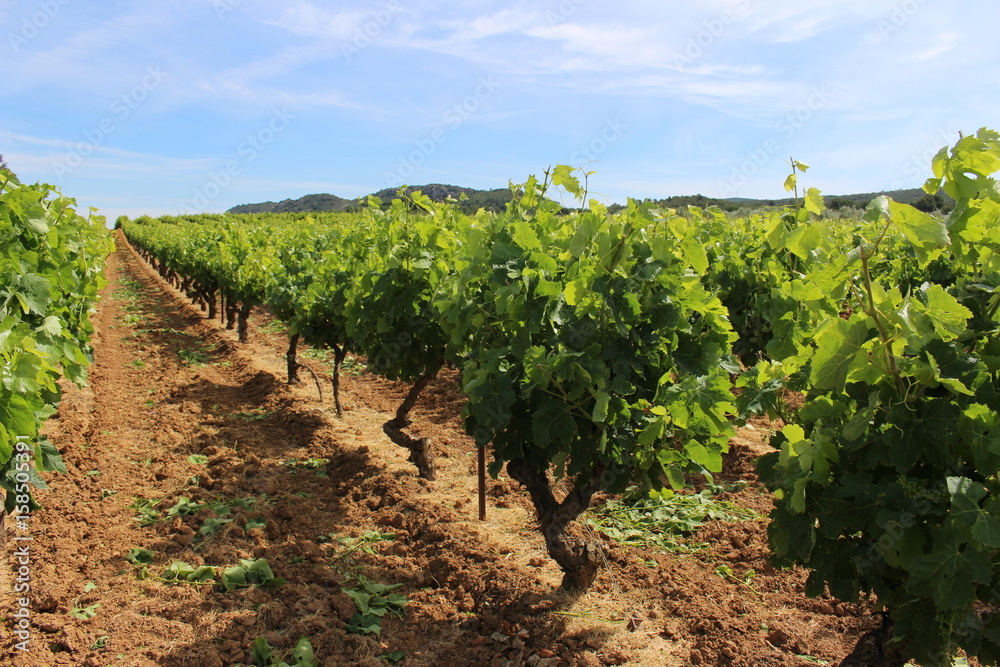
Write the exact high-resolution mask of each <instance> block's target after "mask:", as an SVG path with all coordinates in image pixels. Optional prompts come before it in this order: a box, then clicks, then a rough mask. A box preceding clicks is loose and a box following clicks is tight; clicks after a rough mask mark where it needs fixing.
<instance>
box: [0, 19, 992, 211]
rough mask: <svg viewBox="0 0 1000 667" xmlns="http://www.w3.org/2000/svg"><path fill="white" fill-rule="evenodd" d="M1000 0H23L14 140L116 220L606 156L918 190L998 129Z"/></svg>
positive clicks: (3, 76) (45, 174)
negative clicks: (952, 154)
mask: <svg viewBox="0 0 1000 667" xmlns="http://www.w3.org/2000/svg"><path fill="white" fill-rule="evenodd" d="M998 25H1000V5H998V4H997V3H996V2H995V0H965V1H960V2H952V3H945V2H932V1H931V0H905V1H900V2H883V1H880V0H864V1H855V0H812V1H810V2H788V1H784V0H783V1H778V0H706V1H701V2H683V3H682V2H669V1H661V2H640V1H637V0H618V1H617V2H602V1H599V0H541V1H540V2H524V1H522V0H504V1H503V2H499V1H493V0H480V1H479V2H477V3H459V2H449V1H425V0H375V1H374V2H365V1H362V2H354V3H346V2H299V1H296V0H291V1H289V2H282V3H278V2H264V1H262V0H170V1H169V2H153V1H142V2H139V1H125V0H100V1H99V2H98V1H96V0H95V1H86V0H26V1H22V0H0V26H3V31H2V33H3V34H2V35H0V38H2V44H0V80H2V81H3V84H2V86H0V154H2V155H3V156H4V157H5V159H6V161H7V162H8V164H9V165H10V167H11V168H12V169H14V170H15V172H17V173H18V175H19V176H20V177H21V179H22V180H25V181H29V182H34V181H45V182H49V183H53V184H55V185H57V186H58V187H59V188H60V189H61V190H62V191H63V192H64V193H65V194H67V195H68V196H71V197H75V198H77V200H78V202H79V204H80V205H81V206H82V207H84V209H86V207H89V206H94V207H97V208H98V209H99V210H100V212H101V213H103V214H105V215H107V216H108V217H109V220H113V219H114V218H115V217H117V216H118V215H120V214H126V215H130V216H135V215H139V214H142V213H149V214H154V215H158V214H177V213H181V212H185V211H188V212H193V211H208V212H218V211H224V210H225V209H227V208H229V207H231V206H234V205H236V204H241V203H247V202H258V201H265V200H274V201H279V200H281V199H285V198H295V197H299V196H302V195H305V194H310V193H314V192H330V193H333V194H337V195H340V196H343V197H348V198H352V197H357V196H361V195H364V194H368V193H370V192H373V191H375V190H379V189H381V188H384V187H388V186H397V185H401V184H404V183H405V184H424V183H450V184H455V185H463V186H469V187H477V188H493V187H504V186H506V185H507V183H508V182H509V181H515V182H519V181H522V180H523V179H524V178H526V177H527V176H528V175H529V174H532V173H535V174H540V173H541V172H542V171H543V170H544V169H545V168H546V166H548V165H551V164H571V165H574V166H584V165H586V166H587V169H588V170H592V171H595V172H596V173H595V174H594V175H592V176H591V177H590V188H591V190H592V191H593V192H595V193H598V195H599V196H602V197H604V198H606V200H607V201H618V202H624V200H625V199H626V197H629V196H632V197H639V198H643V197H665V196H668V195H677V194H695V193H701V194H704V195H707V196H744V197H768V198H770V197H780V196H782V195H783V190H782V187H781V184H782V182H783V180H784V177H785V175H786V173H787V171H788V167H787V165H786V164H785V163H784V161H785V160H787V159H788V157H789V156H793V157H794V158H795V159H797V160H801V161H802V162H805V163H808V164H810V165H811V167H812V169H811V170H810V171H809V173H808V174H807V175H806V176H804V177H803V180H802V182H803V184H805V185H808V186H814V187H818V188H820V189H821V190H822V191H823V192H824V193H826V194H846V193H853V192H869V191H877V190H882V189H894V188H901V187H918V186H919V185H921V184H922V182H923V180H924V179H925V178H926V177H927V176H929V175H930V167H929V163H930V158H931V157H932V156H933V154H934V153H935V152H936V151H937V150H938V149H939V148H940V147H941V146H943V145H945V144H949V143H954V141H955V140H956V139H957V138H958V132H959V131H963V132H966V133H971V132H974V131H975V130H977V129H978V128H980V127H982V126H988V127H992V128H994V129H1000V46H998V43H997V37H996V28H997V26H998Z"/></svg>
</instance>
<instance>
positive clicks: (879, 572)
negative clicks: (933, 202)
mask: <svg viewBox="0 0 1000 667" xmlns="http://www.w3.org/2000/svg"><path fill="white" fill-rule="evenodd" d="M791 166H792V174H791V176H790V177H789V180H788V182H787V183H786V187H787V188H788V189H789V190H790V191H795V193H796V195H797V194H798V179H799V178H800V176H801V174H802V172H804V171H805V168H806V165H803V164H801V163H799V162H795V161H792V162H791ZM932 167H933V170H934V178H932V179H930V180H929V181H928V183H927V185H926V188H925V189H926V190H927V191H928V192H937V191H938V190H939V189H940V188H941V187H943V188H944V190H945V191H946V192H947V193H948V194H949V195H950V196H951V197H953V198H954V199H956V201H957V202H958V205H957V206H956V208H955V209H954V211H953V212H952V213H951V214H950V216H949V217H948V219H946V220H941V219H939V218H936V217H934V216H931V215H928V214H925V213H921V212H920V211H917V210H916V209H914V208H912V207H910V206H906V205H902V204H898V203H896V202H892V201H890V200H887V199H885V198H879V199H876V200H875V201H874V202H873V203H872V204H871V206H870V207H869V209H868V213H867V214H866V216H865V217H864V219H862V220H854V221H845V220H838V219H828V218H826V217H824V216H822V215H820V214H821V213H822V211H823V206H824V204H823V199H822V197H821V196H820V194H819V192H818V191H817V190H815V189H809V190H807V191H806V192H805V194H804V196H803V198H802V200H801V202H800V204H799V205H796V206H793V207H788V208H785V209H780V210H774V211H768V212H764V213H761V214H759V215H755V216H750V217H747V218H743V219H738V220H732V219H728V218H726V217H725V216H724V215H723V214H721V212H719V211H716V210H712V209H709V210H701V209H697V208H694V207H691V208H689V209H688V210H687V211H685V212H683V214H678V213H677V212H675V211H672V210H666V211H664V210H659V209H657V208H656V207H654V206H652V205H650V204H648V203H642V202H637V201H630V202H629V204H628V206H627V208H626V209H625V210H623V211H622V212H620V213H618V214H615V215H610V214H608V213H607V211H606V210H605V209H604V208H603V207H602V206H601V205H600V204H599V203H598V202H596V201H593V200H588V199H587V196H586V193H585V189H584V188H583V187H581V184H580V182H579V181H578V179H576V178H575V177H574V176H573V174H572V171H571V170H570V169H569V168H567V167H557V168H555V169H553V170H551V171H549V172H546V177H545V179H544V180H542V181H539V180H537V179H535V178H531V179H529V180H528V181H527V182H526V183H524V184H523V185H520V186H516V187H515V188H514V192H515V197H514V199H513V201H512V202H511V203H510V204H509V205H508V207H507V209H506V210H505V211H504V212H501V213H496V214H491V213H486V212H480V213H478V214H477V215H475V216H465V215H462V214H461V213H459V212H458V211H457V209H456V208H455V207H453V206H451V205H449V204H447V203H445V204H436V203H432V202H430V201H429V200H427V199H426V198H425V197H422V196H421V195H419V194H417V195H414V196H413V197H412V198H410V199H406V198H401V199H398V200H394V201H393V202H392V204H391V205H390V206H389V207H388V208H383V207H382V206H381V202H378V201H372V202H370V204H371V205H370V207H369V209H368V211H367V212H365V213H364V214H363V215H361V216H359V217H355V218H351V219H349V220H348V219H346V218H338V219H333V218H331V219H322V220H321V219H319V218H317V219H315V220H306V221H301V220H300V221H293V220H290V219H288V218H277V217H272V218H258V219H254V220H252V221H249V220H245V221H241V220H240V219H239V218H238V217H230V218H225V219H221V220H220V219H212V218H198V219H190V220H184V221H179V220H166V221H160V222H154V221H136V222H130V223H127V224H126V226H125V231H126V233H127V234H128V236H129V238H130V239H131V240H133V242H134V243H135V244H136V245H137V246H138V247H140V248H142V249H143V250H144V251H145V252H147V253H148V255H149V256H150V257H152V258H154V260H155V261H157V262H159V263H161V264H162V265H163V266H164V267H166V270H167V271H168V272H177V273H178V274H179V275H180V276H181V277H182V279H183V280H190V279H191V278H192V277H197V276H202V277H199V278H197V279H196V280H195V283H197V285H198V287H197V288H196V289H195V290H194V291H195V292H199V290H200V291H201V292H202V293H204V292H205V290H206V289H209V288H211V289H220V290H222V291H225V292H226V293H227V294H229V298H230V299H231V300H233V301H235V302H237V303H239V304H241V305H242V306H243V307H244V309H245V308H247V307H249V306H252V305H256V304H258V303H261V304H268V305H269V307H270V308H271V309H272V310H273V311H274V312H275V313H277V314H279V316H281V317H282V318H283V319H285V321H286V322H288V323H289V325H290V327H291V331H292V333H293V336H294V337H295V340H297V337H298V336H302V337H304V338H305V339H306V340H308V341H310V342H313V343H314V344H315V343H319V344H326V345H329V346H331V347H334V348H335V349H337V350H339V351H340V352H343V351H344V350H346V349H347V348H348V347H350V348H352V349H354V350H355V351H357V352H359V353H360V354H363V355H365V356H366V357H367V358H368V360H369V363H370V364H371V367H372V368H373V369H374V370H375V371H376V372H378V373H381V374H383V375H385V376H387V377H390V378H393V379H398V380H403V381H407V382H412V383H414V391H413V392H411V394H410V396H408V397H407V401H406V402H404V404H403V405H402V406H401V407H400V410H399V411H398V413H397V415H396V418H395V419H394V420H391V421H390V423H389V424H387V425H386V432H387V433H388V434H389V435H390V436H391V437H393V438H394V439H395V440H396V441H397V442H401V443H402V444H404V445H406V446H408V447H410V448H411V449H412V450H413V451H414V452H415V454H416V453H417V452H418V451H420V450H421V447H426V441H423V440H416V439H414V438H411V437H410V436H408V435H406V434H405V433H403V432H402V429H403V428H405V427H406V426H407V425H408V424H409V420H408V418H407V414H408V411H409V409H410V408H411V407H412V404H413V401H414V400H415V397H416V395H417V393H418V392H419V389H420V388H421V387H422V386H423V385H424V384H426V382H427V381H428V380H429V379H430V378H432V377H433V376H434V374H435V373H436V372H437V370H438V369H439V368H440V367H441V366H442V365H443V364H445V363H451V364H454V365H456V366H458V367H459V368H460V369H461V371H462V381H463V389H464V391H465V393H466V394H467V396H468V402H467V406H466V409H465V425H466V429H467V431H468V432H469V433H470V435H472V436H473V437H474V438H475V440H476V442H477V444H478V445H479V446H480V447H481V448H483V449H485V448H486V447H492V451H493V458H494V462H495V463H494V465H493V468H492V472H493V473H494V474H496V473H497V472H499V471H500V470H501V468H502V467H503V466H504V465H506V469H507V473H508V474H509V475H510V476H511V477H512V478H514V479H516V480H518V481H520V482H521V483H522V484H523V485H524V486H525V487H526V488H527V489H528V491H529V493H530V495H531V498H532V501H533V503H534V505H535V508H536V511H537V514H538V518H539V522H540V524H541V527H542V530H543V532H544V535H545V539H546V543H547V546H548V549H549V552H550V554H551V555H552V557H553V558H554V559H555V560H556V561H557V562H558V563H559V564H560V565H561V566H562V568H563V570H564V571H565V573H566V577H565V580H564V584H565V585H567V586H569V587H575V588H582V587H586V586H587V585H589V583H590V582H591V581H592V580H593V577H594V576H595V573H596V555H595V553H594V550H593V547H592V546H591V545H588V544H586V543H584V542H581V541H579V540H575V539H574V538H572V537H571V536H570V534H569V533H568V531H567V526H568V525H569V524H570V523H571V522H572V521H573V520H574V519H575V518H576V517H577V516H578V515H579V513H580V512H582V511H583V510H584V509H586V507H587V506H588V505H589V503H590V499H591V497H592V496H593V494H594V493H595V492H596V491H598V490H607V491H612V492H617V491H621V490H623V489H625V488H626V486H628V485H632V484H634V485H638V486H640V487H641V488H644V489H647V490H649V491H650V492H651V493H669V492H670V489H676V488H679V487H681V486H682V485H683V484H684V479H685V475H686V474H689V473H691V472H699V471H700V472H711V471H714V470H719V469H720V467H721V462H722V456H723V454H724V453H725V451H726V447H727V441H728V438H729V436H730V435H731V433H732V432H733V424H734V422H737V421H738V417H739V418H742V417H745V416H747V415H749V414H750V413H753V412H764V411H767V412H770V413H771V414H772V415H779V414H780V415H781V416H782V417H783V418H784V419H785V422H786V425H785V426H784V428H783V429H782V430H781V431H780V432H779V433H777V434H776V436H775V438H774V439H773V443H772V444H774V445H775V447H776V449H777V451H776V452H775V453H774V454H772V455H768V456H765V457H764V458H763V459H761V461H760V468H759V469H760V474H761V476H762V478H763V479H764V480H765V482H766V483H767V484H768V486H769V487H770V488H771V489H772V490H773V491H774V492H775V499H776V510H775V512H774V514H773V516H772V519H773V520H772V524H771V526H770V529H769V534H770V538H771V544H772V549H773V551H774V554H775V558H776V560H777V561H778V562H780V563H782V564H788V565H791V564H800V565H804V566H806V567H807V568H808V569H810V570H811V576H810V579H809V586H808V588H809V591H808V592H809V593H810V594H818V593H821V592H823V591H824V590H828V591H830V592H831V593H832V594H833V595H835V596H837V597H839V598H841V599H844V600H854V599H857V597H858V596H859V594H863V595H865V596H867V597H868V598H869V599H870V601H871V602H873V603H874V604H876V605H878V606H879V608H881V609H882V610H883V612H884V616H883V617H884V619H885V621H884V623H883V626H882V627H880V628H878V630H877V632H876V633H875V638H876V640H877V641H876V642H875V644H877V645H878V647H879V651H880V657H879V658H878V660H877V661H875V660H874V659H873V658H872V657H871V656H867V657H857V656H856V657H854V658H853V659H854V660H855V662H854V663H851V662H850V660H849V661H848V662H847V663H845V664H893V665H895V664H902V662H903V661H905V660H906V659H909V658H917V659H918V660H920V661H922V663H923V664H925V665H939V664H940V665H945V664H950V660H951V657H952V656H953V655H954V654H955V653H956V651H957V650H959V649H962V650H965V651H966V652H968V653H969V654H970V655H977V656H978V657H979V658H980V660H981V661H982V662H983V663H984V664H985V663H988V664H996V663H997V661H998V659H1000V619H998V618H997V616H996V615H995V611H996V609H997V606H998V604H1000V567H998V559H1000V498H998V493H1000V476H998V470H1000V394H998V391H997V389H998V387H1000V375H998V374H1000V340H998V332H1000V320H998V311H1000V258H998V255H997V251H998V250H1000V232H998V222H1000V195H998V193H997V188H996V183H995V181H994V180H993V179H992V178H991V174H992V173H994V172H995V171H997V170H998V169H1000V135H997V134H996V133H994V132H992V131H989V130H985V129H984V130H981V131H980V132H979V133H978V134H977V135H976V136H970V137H963V138H962V139H961V140H960V141H959V142H958V143H957V144H956V146H955V147H953V148H951V149H950V150H948V149H942V151H941V153H939V154H938V156H937V157H936V158H935V160H934V163H933V165H932ZM559 192H562V193H567V194H568V196H569V197H571V198H572V199H574V200H575V202H576V204H577V205H578V206H581V208H578V209H572V210H570V211H569V212H567V211H566V209H564V208H563V205H562V204H560V203H557V202H555V201H553V200H552V199H551V197H552V196H554V195H556V194H557V193H559ZM564 196H565V195H564ZM185 244H187V245H188V246H192V247H194V249H193V250H190V251H189V252H188V251H185V252H187V254H185V255H184V256H185V257H189V258H190V257H193V256H194V255H198V256H200V257H202V260H201V261H202V263H201V264H200V265H199V267H198V268H191V267H190V266H188V265H185V264H183V263H182V262H180V261H178V260H176V258H175V256H176V254H177V253H178V252H179V251H178V248H180V247H182V246H184V245H185ZM181 254H183V253H181ZM213 265H217V266H219V267H224V266H228V267H229V268H228V269H223V268H218V269H210V268H206V267H211V266H213ZM199 272H201V273H199ZM241 281H242V282H241ZM731 323H732V324H735V325H736V331H735V332H734V331H733V327H732V325H731ZM293 349H294V348H293ZM292 351H293V350H290V352H292ZM734 352H735V353H736V354H737V355H738V356H739V358H741V359H742V360H743V363H744V364H746V366H741V365H740V363H739V362H738V361H737V357H736V356H734V354H733V353H734ZM341 358H342V355H341ZM289 364H290V365H289V368H290V372H291V370H292V369H293V367H294V364H293V361H292V356H291V355H290V362H289ZM734 376H735V377H736V382H735V384H736V386H737V389H738V391H736V392H733V391H732V389H733V381H732V378H733V377H734ZM788 391H797V392H801V393H802V394H803V395H804V405H803V406H802V408H801V409H799V410H797V411H794V412H791V411H789V410H788V409H787V408H786V407H785V406H784V402H783V401H782V397H783V396H784V395H785V393H786V392H788ZM737 416H738V417H737ZM415 459H419V457H418V456H415ZM425 464H427V462H426V461H425ZM429 465H430V470H432V469H433V467H432V465H433V464H432V462H431V463H429ZM424 472H425V473H426V472H427V470H426V469H425V471H424ZM553 472H554V475H553V476H554V477H555V478H556V479H559V478H563V477H568V478H570V479H571V480H572V490H571V491H570V492H569V493H568V494H566V495H565V496H564V497H563V498H562V499H561V500H560V499H557V498H556V495H555V494H554V493H553V486H552V482H551V477H550V474H551V473H553ZM866 645H867V644H866ZM860 646H861V645H860V644H859V647H860ZM859 656H860V654H859Z"/></svg>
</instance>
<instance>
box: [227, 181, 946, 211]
mask: <svg viewBox="0 0 1000 667" xmlns="http://www.w3.org/2000/svg"><path fill="white" fill-rule="evenodd" d="M406 190H407V192H408V193H409V192H414V191H416V190H420V191H421V192H423V193H424V194H425V195H427V196H428V197H430V198H431V200H433V201H444V200H446V199H447V198H448V197H451V198H453V199H455V200H456V201H458V207H459V208H460V209H461V210H462V211H463V212H465V213H475V212H476V211H478V210H479V209H481V208H485V209H486V210H488V211H500V210H503V208H504V206H506V204H507V202H509V201H510V197H511V195H510V190H509V189H508V188H497V189H495V190H476V189H475V188H463V187H460V186H457V185H443V184H441V183H430V184H428V185H411V186H409V187H407V189H406ZM397 191H398V190H397V188H385V189H384V190H379V191H378V192H375V193H372V194H373V196H375V197H378V198H379V199H381V200H382V201H383V202H384V203H386V204H388V203H389V202H390V201H391V200H392V199H393V198H395V197H396V193H397ZM881 195H887V196H888V197H890V198H891V199H893V200H895V201H898V202H900V203H903V204H912V205H913V206H916V207H917V208H919V209H920V210H923V211H935V210H943V211H948V210H951V208H952V207H953V206H954V201H953V200H952V199H951V198H950V197H948V196H947V195H944V194H940V193H939V194H936V195H928V194H927V193H926V192H924V191H923V190H921V189H919V188H911V189H909V190H892V191H889V192H868V193H862V194H853V195H835V196H829V195H825V196H824V199H825V201H826V205H827V207H829V208H831V209H834V210H837V209H841V208H864V207H866V206H867V205H868V202H870V201H871V200H873V199H875V198H876V197H879V196H881ZM463 196H464V197H465V200H464V201H462V197H463ZM367 199H368V197H359V198H358V199H355V200H351V199H344V198H343V197H338V196H336V195H330V194H315V195H306V196H304V197H300V198H299V199H285V200H284V201H281V202H278V203H275V202H271V201H267V202H262V203H260V204H241V205H240V206H234V207H233V208H231V209H229V210H228V211H226V212H227V213H288V212H291V213H299V212H306V211H345V210H346V211H350V210H357V209H359V208H360V207H361V206H363V205H364V202H365V201H366V200H367ZM654 201H655V202H656V203H657V204H658V205H660V206H663V207H666V208H682V207H684V206H700V207H702V208H707V207H709V206H718V207H719V208H721V209H723V210H725V211H738V210H741V209H742V210H747V209H756V208H761V207H768V206H785V205H787V204H791V203H792V202H793V201H794V200H793V199H792V198H790V197H789V198H785V199H747V198H743V197H734V198H731V199H714V198H712V197H705V196H704V195H682V196H675V197H667V198H666V199H658V200H654ZM621 208H623V207H622V206H621V205H618V204H613V205H612V206H610V207H609V209H610V210H611V211H612V212H614V211H617V210H621Z"/></svg>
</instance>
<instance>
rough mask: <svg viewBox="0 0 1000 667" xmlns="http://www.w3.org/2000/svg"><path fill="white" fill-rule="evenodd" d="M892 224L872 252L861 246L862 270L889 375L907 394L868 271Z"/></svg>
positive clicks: (869, 306) (869, 312) (884, 230)
mask: <svg viewBox="0 0 1000 667" xmlns="http://www.w3.org/2000/svg"><path fill="white" fill-rule="evenodd" d="M890 224H892V223H891V222H890V223H888V224H887V225H886V226H885V229H883V230H882V235H881V236H880V237H879V238H878V240H877V241H876V242H875V244H874V245H873V246H872V248H871V251H870V252H865V249H864V246H863V245H862V246H859V248H858V249H859V250H860V252H861V268H862V270H863V271H864V276H865V294H866V296H867V297H868V314H869V315H870V316H871V318H872V319H873V320H875V326H876V327H878V334H879V338H880V339H881V340H882V344H883V345H884V346H885V351H886V355H887V356H888V358H889V373H890V374H891V375H892V377H893V378H894V379H895V381H896V388H897V389H898V390H899V392H900V394H905V393H906V387H905V385H904V384H903V378H902V377H900V375H899V368H898V366H897V365H896V355H894V354H893V353H892V338H890V336H889V332H888V331H886V329H885V323H884V322H883V321H882V318H881V317H879V312H878V309H877V308H876V307H875V296H874V293H873V292H874V290H872V277H871V272H870V271H869V270H868V260H869V259H871V258H872V257H874V256H875V251H876V250H878V246H879V244H881V243H882V239H884V238H885V235H886V232H888V230H889V225H890Z"/></svg>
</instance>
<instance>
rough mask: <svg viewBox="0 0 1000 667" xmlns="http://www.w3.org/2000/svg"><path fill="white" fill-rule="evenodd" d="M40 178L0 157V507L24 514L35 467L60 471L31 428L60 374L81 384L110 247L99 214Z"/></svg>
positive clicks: (51, 399)
mask: <svg viewBox="0 0 1000 667" xmlns="http://www.w3.org/2000/svg"><path fill="white" fill-rule="evenodd" d="M74 205H75V202H74V201H73V200H72V199H68V198H66V197H63V196H61V195H59V194H58V193H56V192H54V191H53V189H52V188H51V186H48V185H41V184H36V185H25V184H22V183H21V182H20V181H19V180H18V179H17V177H16V176H15V175H14V174H13V173H12V172H11V171H10V170H8V169H6V168H4V167H2V166H0V380H2V381H0V489H3V492H4V496H5V504H4V510H5V512H7V513H11V512H13V511H15V509H16V510H17V511H18V512H20V514H22V515H27V514H30V512H31V511H33V510H34V509H35V508H36V507H37V505H36V504H35V501H34V500H33V498H32V495H31V487H32V486H34V487H37V488H45V482H44V481H43V480H42V478H41V477H40V476H39V475H38V470H58V471H63V472H65V467H64V466H63V463H62V459H61V458H60V456H59V452H58V450H57V449H56V448H55V447H54V446H53V445H52V444H51V443H49V442H48V441H47V440H46V439H45V437H44V436H43V435H42V434H41V433H40V429H41V426H42V424H43V422H44V421H45V419H47V418H48V417H49V416H51V415H53V414H54V413H55V412H56V408H55V406H56V404H57V403H58V402H59V397H60V389H59V384H58V381H59V379H60V378H61V377H63V376H65V377H67V378H69V379H70V380H72V381H73V382H75V383H77V384H80V385H82V384H83V383H84V382H85V380H86V376H87V366H88V365H89V364H90V362H91V361H92V358H91V352H90V346H89V341H90V337H91V335H92V334H93V331H94V329H93V326H92V324H91V322H90V315H91V312H92V311H93V308H94V304H95V302H96V300H97V295H98V292H99V290H100V289H101V287H102V285H103V284H104V278H103V269H104V262H105V259H106V257H107V255H108V254H109V253H110V252H111V249H112V247H113V244H112V241H111V237H110V235H109V234H108V232H107V230H106V229H105V228H104V225H103V218H100V217H91V218H89V219H85V218H83V217H81V216H80V215H78V214H77V213H76V211H75V210H74V208H73V207H74Z"/></svg>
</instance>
